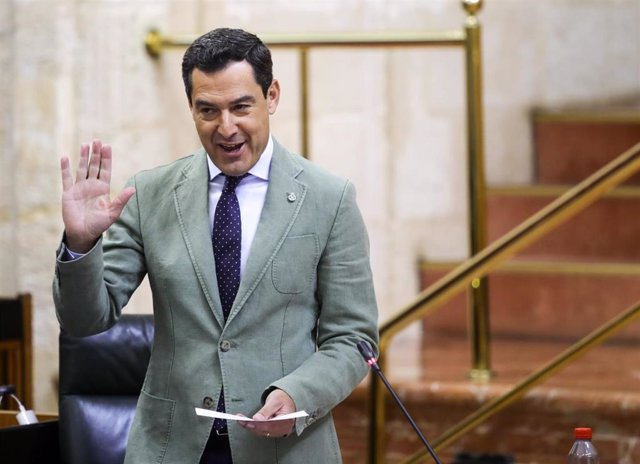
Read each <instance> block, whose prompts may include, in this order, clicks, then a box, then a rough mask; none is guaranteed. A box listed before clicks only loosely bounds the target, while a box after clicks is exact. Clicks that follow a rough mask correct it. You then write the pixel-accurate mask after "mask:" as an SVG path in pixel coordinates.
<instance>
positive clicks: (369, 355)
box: [357, 340, 442, 464]
mask: <svg viewBox="0 0 640 464" xmlns="http://www.w3.org/2000/svg"><path fill="white" fill-rule="evenodd" d="M357 347H358V351H359V352H360V354H361V355H362V357H363V358H364V360H365V362H366V363H367V364H368V365H369V367H371V368H372V369H373V370H374V372H375V373H376V374H378V377H380V380H382V383H384V386H385V387H387V390H389V393H391V396H392V397H393V399H394V400H395V401H396V403H397V404H398V406H400V409H401V410H402V412H403V413H404V415H405V417H406V418H407V420H408V421H409V423H410V424H411V427H413V430H415V432H416V434H418V437H419V438H420V440H421V441H422V443H423V444H424V446H425V447H426V448H427V451H429V454H430V455H431V457H432V458H433V460H434V461H435V462H436V464H442V461H440V458H438V455H437V454H436V452H435V451H434V449H433V448H432V447H431V445H430V444H429V442H428V441H427V439H426V438H425V436H424V435H423V434H422V431H420V428H419V427H418V424H416V422H415V421H414V420H413V418H412V417H411V414H409V411H407V408H405V406H404V404H403V403H402V400H401V399H400V398H399V397H398V395H397V394H396V392H395V391H394V390H393V387H391V384H390V383H389V382H388V381H387V379H386V377H385V376H384V374H383V373H382V369H380V366H379V365H378V358H377V357H376V355H375V353H374V352H373V349H372V348H371V345H369V343H367V342H366V341H364V340H360V341H359V342H358V344H357ZM372 381H373V380H372Z"/></svg>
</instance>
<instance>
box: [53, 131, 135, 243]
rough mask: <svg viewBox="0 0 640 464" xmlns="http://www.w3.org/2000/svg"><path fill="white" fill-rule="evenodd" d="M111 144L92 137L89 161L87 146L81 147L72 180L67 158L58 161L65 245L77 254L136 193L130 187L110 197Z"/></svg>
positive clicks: (102, 230) (103, 229) (112, 221)
mask: <svg viewBox="0 0 640 464" xmlns="http://www.w3.org/2000/svg"><path fill="white" fill-rule="evenodd" d="M111 162H112V157H111V147H110V146H109V145H103V144H102V142H101V141H100V140H94V141H93V143H92V146H91V160H89V145H82V147H81V148H80V160H79V162H78V170H77V173H76V179H75V182H74V180H73V177H72V175H71V169H70V166H69V159H68V158H66V157H63V158H62V159H61V161H60V170H61V173H62V189H63V192H62V220H63V222H64V227H65V233H66V240H67V246H68V247H69V249H70V250H73V251H75V252H78V253H86V252H87V251H89V250H90V249H91V247H93V245H94V244H95V242H96V240H98V238H99V237H100V235H102V233H103V232H104V231H105V230H107V229H108V228H109V227H110V226H111V224H113V223H114V222H115V221H116V219H118V217H119V216H120V213H121V212H122V209H123V208H124V205H125V204H126V203H127V201H129V198H131V196H132V195H133V194H134V193H135V189H134V188H133V187H128V188H126V189H124V190H123V191H122V192H121V193H120V195H118V196H117V197H116V198H114V199H113V200H112V199H111V198H110V188H111V187H110V185H111Z"/></svg>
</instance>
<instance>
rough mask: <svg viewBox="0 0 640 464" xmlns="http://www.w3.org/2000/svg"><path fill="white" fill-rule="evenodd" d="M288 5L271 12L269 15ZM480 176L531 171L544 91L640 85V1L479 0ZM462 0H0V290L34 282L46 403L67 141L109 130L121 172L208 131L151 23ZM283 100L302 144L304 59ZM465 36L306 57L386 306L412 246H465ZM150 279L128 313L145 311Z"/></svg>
mask: <svg viewBox="0 0 640 464" xmlns="http://www.w3.org/2000/svg"><path fill="white" fill-rule="evenodd" d="M276 17H277V20H275V19H273V18H276ZM480 19H481V22H482V24H483V26H484V47H485V51H484V55H485V62H484V80H485V92H486V93H485V104H486V109H485V116H486V131H487V132H486V152H487V155H486V156H487V160H486V163H487V177H488V180H489V181H490V183H492V184H504V183H527V182H529V181H530V179H531V176H532V172H531V161H530V157H531V152H532V146H531V130H530V125H529V120H528V114H529V112H530V110H531V108H532V107H534V106H556V105H564V104H572V103H583V102H588V101H591V100H598V101H600V100H608V99H618V98H625V97H628V96H638V95H640V32H639V26H638V24H640V3H639V2H638V1H637V0H537V1H535V2H531V1H521V0H486V1H485V7H484V9H483V10H482V11H481V14H480ZM463 21H464V13H463V11H462V9H461V7H460V2H459V1H458V0H388V1H382V0H380V1H375V0H323V1H320V0H298V1H295V2H294V1H284V0H253V1H249V0H153V1H152V0H127V1H124V0H31V1H26V0H3V1H2V2H0V69H2V70H3V72H2V73H0V85H1V88H2V92H0V115H1V116H0V146H1V147H2V148H1V149H2V159H1V161H0V250H1V251H0V253H2V255H1V256H2V266H0V294H2V295H12V294H15V293H17V292H31V293H32V294H33V296H34V306H35V318H34V340H35V363H36V373H35V374H36V375H35V381H36V387H37V388H36V405H35V406H36V407H37V408H38V409H40V410H55V409H56V408H57V404H56V399H55V394H54V393H53V390H52V386H53V385H54V381H55V376H56V373H57V333H58V326H57V322H56V319H55V315H54V309H53V303H52V301H51V296H50V281H51V277H52V271H53V261H54V250H55V247H56V245H57V241H58V239H59V237H60V234H61V230H62V225H61V220H60V217H59V214H60V212H59V197H60V190H61V189H60V182H59V174H58V163H59V161H58V160H59V156H60V155H61V154H63V153H69V154H71V155H72V157H73V158H74V159H75V158H76V156H77V146H78V145H79V144H80V143H81V142H83V141H89V140H91V139H92V138H102V139H104V140H106V141H109V142H110V143H111V144H112V145H113V147H114V153H115V156H116V161H115V163H116V164H115V168H114V169H115V172H114V180H113V184H114V186H115V187H116V188H120V187H121V186H122V184H123V183H124V182H125V180H126V178H128V177H129V176H130V175H132V174H133V173H135V172H136V171H139V170H141V169H145V168H149V167H152V166H155V165H158V164H161V163H167V162H170V161H171V160H173V159H175V158H177V157H179V156H182V155H184V154H188V153H189V152H191V151H192V150H193V149H194V148H195V147H196V146H197V138H196V136H195V133H194V130H193V128H192V124H191V121H190V119H189V113H188V111H187V106H186V99H185V96H184V91H183V89H182V83H181V78H180V60H181V51H171V52H168V53H166V54H164V55H163V56H162V58H161V59H160V60H158V61H154V60H152V59H150V58H149V57H148V56H147V55H146V54H145V51H144V48H143V45H142V39H143V37H144V34H145V32H146V31H147V30H148V29H149V28H150V27H158V28H160V29H161V30H162V31H166V32H167V33H172V34H190V35H192V34H195V33H198V32H204V31H206V30H209V29H211V28H213V27H218V26H233V27H243V28H246V29H249V30H252V31H254V32H256V33H258V34H260V33H290V32H351V31H367V32H375V31H403V30H448V29H456V28H459V27H461V25H462V23H463ZM274 55H275V62H276V66H275V67H276V69H275V71H276V76H277V77H278V78H279V79H280V80H281V82H282V84H283V100H282V103H281V106H280V108H279V110H278V112H277V114H276V116H275V118H274V121H273V132H274V134H275V135H276V136H277V137H278V138H279V139H280V140H281V141H282V142H284V143H285V144H286V145H288V146H289V147H290V148H292V149H294V150H296V149H298V148H299V132H298V131H299V125H298V120H297V116H298V110H297V104H298V101H297V91H298V84H297V82H296V79H295V70H296V66H297V62H296V57H295V55H294V54H292V53H290V52H283V51H277V52H275V54H274ZM462 74H463V58H462V54H461V52H460V51H457V50H453V49H444V50H434V49H428V50H419V49H411V50H405V51H400V50H393V51H389V50H387V51H362V50H360V51H335V50H333V51H330V50H325V51H316V52H313V53H312V54H311V75H312V79H313V81H312V86H311V97H312V99H311V115H312V118H313V125H312V140H311V150H310V151H311V153H310V155H311V157H312V158H313V159H314V160H315V161H316V162H318V163H319V164H321V165H323V166H326V167H328V168H330V169H331V170H333V171H336V172H338V173H341V174H343V175H346V176H348V177H350V178H351V179H352V180H353V181H354V183H355V184H356V186H357V188H358V192H359V201H360V204H361V207H362V210H363V213H364V215H365V220H366V222H367V224H368V227H369V231H370V235H371V245H372V264H373V268H374V274H375V279H376V285H377V292H378V298H379V303H380V307H381V313H382V315H383V317H384V316H387V315H389V314H390V313H391V312H393V311H394V310H395V309H396V308H398V307H399V306H400V305H402V304H403V303H406V302H408V301H409V300H410V299H411V297H412V296H413V295H414V294H415V293H416V292H417V290H418V284H417V271H416V266H415V263H416V261H417V259H418V258H419V257H427V258H430V259H459V258H462V257H464V256H466V254H467V251H466V250H467V245H466V243H467V240H466V219H465V214H466V197H465V161H464V160H465V153H464V150H465V139H464V133H463V129H464V95H463V91H464V81H463V76H462ZM149 307H150V295H149V292H148V290H147V288H146V287H143V288H142V289H141V291H140V292H139V294H136V295H135V297H134V299H133V300H132V302H131V303H130V309H129V311H136V312H147V311H149Z"/></svg>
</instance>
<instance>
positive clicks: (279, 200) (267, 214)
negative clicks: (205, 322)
mask: <svg viewBox="0 0 640 464" xmlns="http://www.w3.org/2000/svg"><path fill="white" fill-rule="evenodd" d="M301 171H302V166H301V165H298V164H297V163H294V162H293V161H292V160H291V159H290V155H289V154H288V153H287V152H286V151H285V149H284V148H283V147H282V146H281V145H280V144H279V143H278V142H276V141H275V140H274V147H273V158H272V160H271V168H270V171H269V187H268V189H267V197H266V198H265V203H264V207H263V208H262V214H261V215H260V221H259V222H258V228H257V230H256V235H255V237H254V239H253V243H252V244H251V250H250V252H249V257H248V259H247V266H246V268H245V272H244V275H243V276H242V280H241V281H240V288H239V289H238V296H237V297H236V300H235V302H234V305H233V307H232V308H231V313H230V314H229V319H228V320H229V321H231V319H232V318H233V317H234V316H235V314H237V312H238V311H240V309H241V308H242V306H243V305H244V303H245V302H246V301H247V299H248V298H249V296H250V295H251V293H252V292H253V291H254V290H255V288H256V287H257V286H258V283H259V282H260V280H261V279H262V277H263V276H264V274H265V272H266V271H267V269H268V268H269V265H270V264H271V262H272V261H273V258H274V257H275V255H276V253H277V252H278V249H279V248H280V245H282V242H283V241H284V239H285V237H286V236H287V233H288V232H289V230H290V229H291V226H292V225H293V223H294V221H295V219H296V217H297V215H298V212H299V211H300V208H301V207H302V204H303V203H304V199H305V196H306V193H307V186H306V184H303V183H302V182H300V181H298V180H297V179H296V176H297V175H298V174H299V173H300V172H301Z"/></svg>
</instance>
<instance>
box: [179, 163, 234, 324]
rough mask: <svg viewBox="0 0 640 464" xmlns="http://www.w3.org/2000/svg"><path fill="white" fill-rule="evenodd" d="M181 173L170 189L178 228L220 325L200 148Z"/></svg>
mask: <svg viewBox="0 0 640 464" xmlns="http://www.w3.org/2000/svg"><path fill="white" fill-rule="evenodd" d="M183 176H184V177H183V180H181V181H180V182H178V183H177V184H176V185H175V187H174V190H173V192H174V201H175V208H176V213H177V215H178V222H179V224H180V231H181V232H182V236H183V238H184V241H185V244H186V246H187V250H188V253H189V258H190V259H191V262H192V264H193V267H194V269H195V271H196V275H197V276H198V282H199V283H200V286H201V287H202V291H203V292H204V295H205V298H206V300H207V303H208V304H209V306H210V307H211V310H212V311H213V314H214V316H215V318H216V319H217V321H218V323H219V324H220V326H221V327H224V315H223V314H222V305H221V304H220V294H219V293H218V283H217V280H216V275H215V272H216V271H215V264H214V260H213V248H212V246H211V232H210V229H209V213H208V201H209V168H208V166H207V154H206V152H205V151H204V150H201V151H200V152H198V153H197V154H196V155H195V156H194V158H193V162H192V163H191V164H190V165H189V166H188V167H186V168H185V169H184V171H183Z"/></svg>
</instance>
